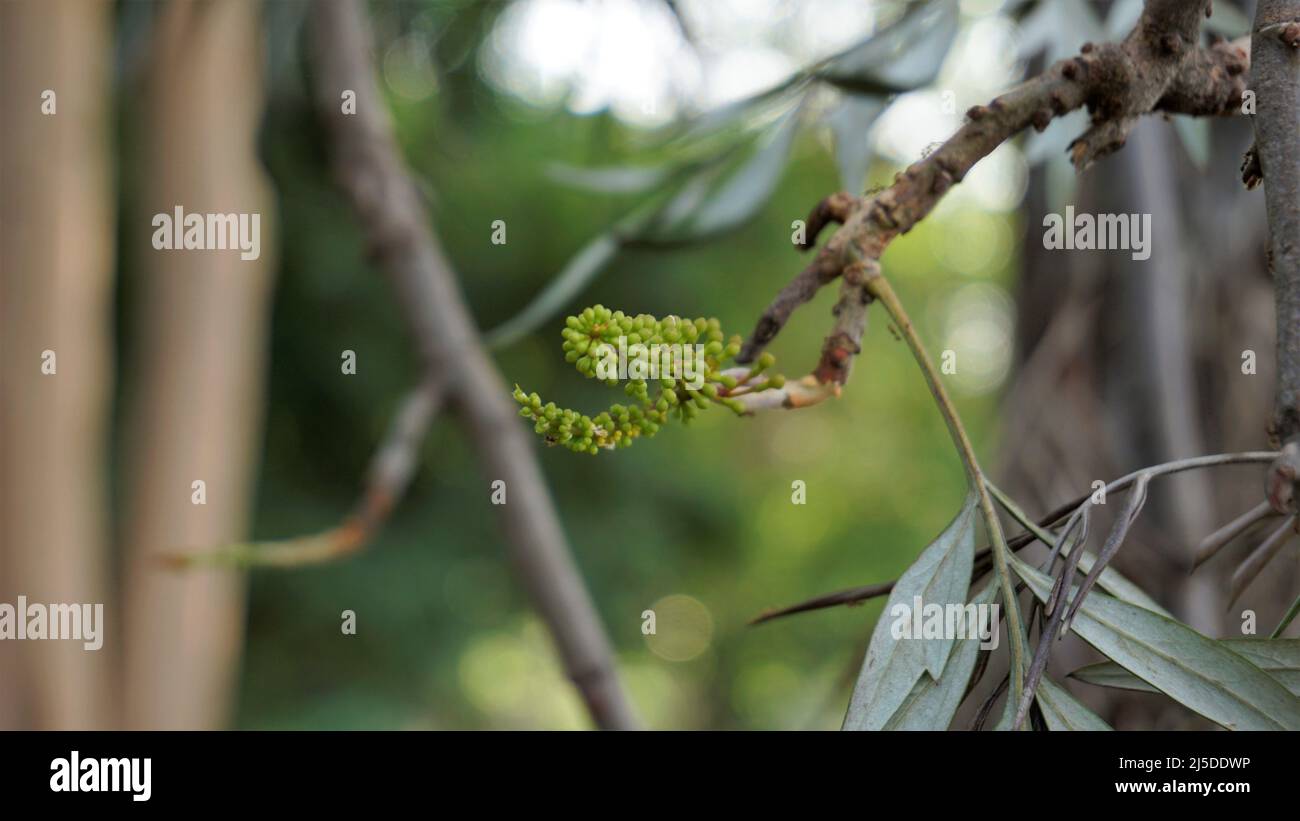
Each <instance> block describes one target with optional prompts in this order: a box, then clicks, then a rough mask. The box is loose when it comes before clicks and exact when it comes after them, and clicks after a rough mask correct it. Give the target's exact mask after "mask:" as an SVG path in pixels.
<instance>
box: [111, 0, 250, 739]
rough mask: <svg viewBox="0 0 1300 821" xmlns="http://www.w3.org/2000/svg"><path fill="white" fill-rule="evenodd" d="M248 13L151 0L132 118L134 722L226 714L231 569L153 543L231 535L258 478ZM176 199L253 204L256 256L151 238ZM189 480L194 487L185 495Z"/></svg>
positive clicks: (126, 528) (235, 535)
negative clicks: (201, 499)
mask: <svg viewBox="0 0 1300 821" xmlns="http://www.w3.org/2000/svg"><path fill="white" fill-rule="evenodd" d="M260 13H261V9H260V6H259V5H257V4H255V3H253V2H251V0H248V1H245V0H239V1H238V2H224V3H198V2H188V0H177V2H173V3H169V4H167V5H166V6H165V7H162V8H161V11H160V14H159V16H158V20H157V23H156V25H157V30H156V33H155V37H154V51H153V54H152V56H151V62H150V65H149V69H148V74H149V76H148V78H147V84H146V85H147V89H146V93H145V99H144V100H143V101H142V105H141V107H140V110H141V111H142V112H143V118H142V119H141V121H140V122H138V123H137V124H136V125H137V128H138V131H139V133H140V150H141V152H142V156H141V157H140V158H139V162H140V167H141V169H142V181H141V184H142V192H141V199H140V208H139V210H138V211H137V212H136V213H134V214H132V216H131V224H132V226H133V229H132V230H131V231H130V235H131V236H132V237H133V241H138V242H140V243H142V244H143V245H142V246H140V249H139V250H140V252H141V257H140V258H141V259H142V261H143V263H142V266H141V271H140V282H139V286H138V291H139V297H140V301H139V304H138V305H137V306H136V316H137V317H138V321H139V327H138V330H137V332H136V334H135V342H134V356H133V358H132V361H131V363H130V365H131V369H132V373H133V375H134V378H135V379H136V380H137V387H136V390H135V391H134V393H133V397H132V399H133V401H132V403H131V406H130V409H129V415H128V418H127V420H126V436H127V440H126V457H125V465H126V474H125V475H126V511H127V513H126V518H125V521H124V523H123V527H122V534H123V539H124V544H125V547H126V550H127V561H128V567H127V571H126V575H125V580H124V593H125V597H126V601H127V638H126V670H125V685H126V686H125V694H126V717H127V718H126V721H127V725H128V726H130V727H137V728H138V727H150V728H210V727H220V726H224V725H225V724H226V723H227V722H228V719H229V713H230V709H231V696H232V687H233V684H234V682H235V680H236V677H237V674H238V670H239V662H240V650H241V646H242V638H243V636H242V633H243V621H244V596H245V590H244V577H243V576H242V574H239V573H236V572H234V571H202V570H200V571H190V572H186V573H177V572H174V571H171V570H168V569H166V568H164V567H163V566H162V564H161V562H160V561H159V554H163V553H169V552H176V551H197V550H205V549H212V548H214V547H216V546H219V545H222V544H227V543H230V542H233V541H237V540H239V539H240V537H241V536H242V535H243V534H244V531H245V526H246V522H247V519H248V506H249V500H250V499H251V498H252V495H253V480H254V458H253V457H254V450H255V446H256V444H257V443H258V441H259V431H260V426H261V420H260V416H259V414H260V410H259V409H260V407H261V400H262V382H263V378H264V364H265V363H264V360H265V351H264V348H265V345H266V324H267V321H268V316H267V312H268V300H269V295H270V281H271V280H270V272H271V266H272V263H271V256H272V253H273V252H272V248H273V246H274V242H273V240H272V237H273V236H274V233H273V228H274V226H273V225H272V224H271V223H270V219H269V218H270V216H271V215H270V214H269V212H268V209H269V207H270V206H271V197H270V195H269V190H268V186H267V183H266V180H265V177H264V173H263V170H262V167H261V165H260V164H259V162H258V160H257V156H256V150H255V140H256V133H257V129H258V125H259V121H260V118H261V114H262V106H263V88H262V64H263V54H262V35H261V30H260ZM178 205H179V206H182V207H183V208H184V210H185V213H187V214H189V213H200V214H203V213H222V214H254V213H256V214H261V215H262V216H261V222H262V224H261V229H262V230H261V244H262V249H261V256H260V258H258V259H256V260H251V261H245V260H242V259H240V253H239V251H237V250H218V251H213V250H203V251H199V250H189V251H167V250H162V251H159V250H154V249H153V248H152V246H151V245H148V243H149V242H150V238H151V236H152V228H150V227H149V226H150V220H151V219H152V217H153V215H155V214H159V213H164V214H171V213H172V212H173V209H174V208H175V207H176V206H178ZM136 238H138V239H136ZM196 481H202V482H204V483H205V486H206V487H205V492H206V504H203V505H198V504H194V503H193V502H192V495H193V493H194V490H193V483H194V482H196Z"/></svg>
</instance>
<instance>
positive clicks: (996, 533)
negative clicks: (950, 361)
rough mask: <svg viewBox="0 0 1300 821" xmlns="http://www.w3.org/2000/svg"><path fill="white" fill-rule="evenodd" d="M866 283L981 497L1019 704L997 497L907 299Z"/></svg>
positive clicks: (1015, 620) (1018, 662) (1019, 658)
mask: <svg viewBox="0 0 1300 821" xmlns="http://www.w3.org/2000/svg"><path fill="white" fill-rule="evenodd" d="M866 287H867V290H868V291H869V292H870V293H871V295H872V296H874V297H875V298H876V299H877V300H879V301H880V302H881V304H883V305H884V306H885V310H886V311H888V312H889V315H890V317H891V318H893V320H894V324H895V325H897V326H898V330H899V333H901V334H902V335H903V339H905V340H906V341H907V346H908V347H909V348H911V349H912V356H913V357H915V358H916V362H917V364H918V365H920V367H921V373H922V374H923V375H924V376H925V382H926V385H928V386H929V388H930V393H931V394H932V395H933V396H934V401H935V404H936V405H938V407H939V412H940V413H941V414H942V415H943V421H944V422H945V423H946V424H947V425H948V433H949V434H951V436H952V441H953V444H954V445H956V447H957V455H958V456H959V457H961V462H962V466H963V467H964V468H965V469H966V478H967V481H968V482H969V484H970V488H971V490H973V491H975V493H976V495H977V496H978V497H979V503H980V512H981V513H982V514H983V517H984V527H985V529H987V530H988V533H989V541H990V543H991V544H992V545H993V563H994V565H995V566H996V567H997V571H998V583H999V584H1000V585H1001V587H1002V600H1003V606H1004V607H1006V608H1007V625H1008V632H1009V633H1010V635H1011V703H1012V704H1019V703H1020V693H1021V689H1022V687H1023V685H1024V680H1025V645H1026V639H1025V633H1024V625H1023V624H1022V623H1021V621H1020V607H1019V604H1018V602H1017V600H1016V590H1015V586H1014V585H1013V584H1012V581H1011V571H1010V564H1009V562H1008V560H1007V555H1008V554H1009V553H1010V549H1009V548H1008V547H1007V540H1006V537H1005V536H1004V535H1003V533H1002V523H1001V522H1000V521H999V520H998V513H997V509H996V508H995V507H994V506H993V498H992V497H991V496H990V495H989V490H988V487H987V485H986V483H985V480H984V472H983V471H982V470H981V469H980V466H979V461H978V460H977V459H976V458H975V449H974V447H972V446H971V442H970V437H968V436H967V435H966V429H965V428H964V427H963V426H962V423H961V417H960V416H958V414H957V408H956V406H955V405H953V403H952V400H951V399H950V398H949V397H948V392H947V391H946V390H945V389H944V387H943V382H942V381H940V379H939V371H938V370H937V369H936V368H935V367H934V362H933V361H931V359H930V354H929V353H927V352H926V349H925V345H923V344H922V343H921V338H920V337H919V336H918V335H917V333H916V327H915V326H914V325H913V324H912V320H911V318H910V317H909V316H908V315H907V311H906V310H905V309H904V308H903V303H901V302H900V301H899V299H898V295H897V294H895V293H894V289H893V288H892V287H891V286H890V284H889V281H888V280H887V279H885V277H884V276H883V275H881V274H878V273H877V274H874V275H872V276H869V277H868V279H867V282H866Z"/></svg>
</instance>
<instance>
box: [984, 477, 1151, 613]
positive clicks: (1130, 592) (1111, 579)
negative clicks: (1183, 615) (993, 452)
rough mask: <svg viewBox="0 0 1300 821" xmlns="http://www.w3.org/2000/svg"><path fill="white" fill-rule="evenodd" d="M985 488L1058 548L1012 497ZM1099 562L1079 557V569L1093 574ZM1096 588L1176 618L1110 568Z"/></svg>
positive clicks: (1045, 541)
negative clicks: (1096, 563) (1099, 587)
mask: <svg viewBox="0 0 1300 821" xmlns="http://www.w3.org/2000/svg"><path fill="white" fill-rule="evenodd" d="M985 485H986V486H987V487H988V489H989V491H990V492H991V493H992V494H993V498H995V499H997V501H998V504H1000V505H1002V508H1003V510H1005V511H1006V512H1007V513H1009V514H1011V518H1013V519H1015V520H1016V522H1017V523H1019V524H1020V526H1021V527H1023V528H1024V529H1025V530H1028V531H1029V532H1030V533H1033V534H1034V535H1035V536H1037V537H1038V540H1039V541H1040V542H1042V543H1043V544H1045V545H1047V546H1048V547H1055V546H1056V537H1055V536H1054V535H1052V534H1051V533H1050V532H1048V531H1047V530H1045V529H1043V528H1041V527H1039V526H1038V523H1037V522H1035V521H1034V520H1033V519H1031V518H1029V516H1028V515H1027V514H1026V513H1025V511H1024V510H1023V509H1022V508H1021V507H1020V506H1019V505H1017V504H1016V503H1015V501H1014V500H1012V498H1011V497H1010V496H1008V495H1007V494H1005V493H1003V492H1002V490H1001V489H999V488H998V487H997V486H995V485H994V484H993V483H992V482H988V481H986V482H985ZM1061 553H1062V555H1063V556H1069V555H1070V551H1068V550H1062V551H1061ZM1096 561H1097V557H1096V556H1094V555H1092V554H1091V553H1087V552H1085V553H1084V554H1083V555H1082V556H1080V557H1079V569H1080V570H1082V571H1083V572H1084V573H1088V572H1091V570H1092V565H1093V563H1094V562H1096ZM1097 584H1098V585H1100V586H1101V588H1102V589H1103V590H1105V591H1106V592H1107V593H1109V594H1111V595H1112V596H1114V597H1115V598H1117V599H1120V600H1122V601H1126V602H1128V603H1129V604H1136V605H1137V606H1138V607H1145V608H1146V609H1147V610H1150V611H1152V612H1153V613H1160V614H1161V615H1164V616H1169V617H1170V618H1173V616H1172V615H1170V613H1169V611H1168V610H1165V609H1164V608H1163V607H1161V606H1160V605H1159V604H1158V603H1157V602H1156V600H1155V599H1153V598H1151V597H1150V596H1148V595H1147V594H1146V593H1145V592H1144V591H1143V590H1142V588H1140V587H1138V586H1137V585H1136V584H1134V583H1133V582H1131V581H1129V580H1128V579H1127V578H1126V577H1125V576H1123V575H1121V574H1120V572H1119V571H1118V570H1116V569H1115V568H1113V567H1107V568H1106V569H1105V570H1103V571H1101V575H1100V576H1098V577H1097Z"/></svg>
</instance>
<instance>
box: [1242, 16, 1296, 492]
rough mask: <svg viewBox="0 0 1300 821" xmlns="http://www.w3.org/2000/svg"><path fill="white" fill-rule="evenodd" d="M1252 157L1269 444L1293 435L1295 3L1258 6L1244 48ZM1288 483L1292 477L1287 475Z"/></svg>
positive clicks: (1294, 391)
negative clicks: (1267, 271) (1270, 292)
mask: <svg viewBox="0 0 1300 821" xmlns="http://www.w3.org/2000/svg"><path fill="white" fill-rule="evenodd" d="M1251 87H1252V88H1253V89H1254V91H1255V93H1256V95H1257V100H1256V102H1257V109H1256V114H1255V154H1256V159H1257V162H1258V165H1259V168H1260V170H1261V172H1262V176H1263V178H1264V199H1265V202H1266V204H1267V207H1268V228H1269V253H1268V258H1269V267H1270V268H1271V269H1272V271H1273V287H1274V293H1275V295H1276V301H1277V398H1276V406H1275V409H1274V416H1273V424H1272V429H1271V433H1272V434H1273V436H1274V437H1275V439H1276V444H1285V443H1287V442H1289V441H1291V440H1293V439H1295V438H1296V437H1297V435H1300V151H1297V134H1298V133H1300V2H1297V0H1260V2H1259V5H1258V6H1257V7H1256V11H1255V31H1254V36H1253V37H1252V42H1251ZM1293 478H1294V475H1293Z"/></svg>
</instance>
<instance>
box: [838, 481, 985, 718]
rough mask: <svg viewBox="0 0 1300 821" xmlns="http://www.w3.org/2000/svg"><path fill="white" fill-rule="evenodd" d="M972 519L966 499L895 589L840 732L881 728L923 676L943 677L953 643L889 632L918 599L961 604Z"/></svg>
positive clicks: (971, 499) (970, 560) (970, 559)
mask: <svg viewBox="0 0 1300 821" xmlns="http://www.w3.org/2000/svg"><path fill="white" fill-rule="evenodd" d="M974 517H975V496H974V494H970V495H968V496H967V497H966V501H965V503H964V504H963V505H962V508H961V511H960V512H959V513H958V514H957V516H956V518H954V519H953V520H952V522H951V523H949V525H948V526H947V527H946V528H944V530H943V532H942V533H940V534H939V536H938V537H937V538H936V539H935V540H934V541H933V542H932V543H931V544H930V546H929V547H927V548H926V549H925V550H923V551H922V552H921V555H920V556H918V557H917V559H916V561H915V562H913V563H912V566H911V567H909V568H908V569H907V570H906V572H904V573H903V575H902V576H900V577H899V579H898V581H897V582H896V583H895V584H894V589H893V590H892V591H890V594H889V601H888V602H887V603H886V604H885V609H884V611H883V612H882V613H881V616H880V619H879V621H877V622H876V627H875V630H874V631H873V632H872V634H871V644H870V645H869V646H868V647H867V655H866V658H865V659H864V660H863V662H862V670H861V672H860V673H859V674H858V682H857V685H856V686H855V687H854V688H853V697H852V699H851V700H850V702H849V710H848V713H847V715H845V717H844V729H846V730H878V729H881V728H882V727H884V726H885V724H886V723H887V722H888V721H889V719H890V717H891V716H892V715H893V714H894V712H895V711H897V710H898V708H899V707H900V706H901V705H902V703H903V702H904V701H905V700H906V699H907V697H908V695H909V694H910V693H911V692H912V688H913V687H914V686H915V685H916V682H917V680H918V679H919V678H920V677H921V675H922V674H923V673H926V672H927V671H928V674H929V675H930V677H931V678H932V679H934V680H936V681H938V680H939V679H940V677H941V676H942V675H943V671H944V667H945V666H946V663H947V660H948V657H949V656H950V655H951V652H952V645H953V639H950V638H931V639H925V638H915V637H914V638H910V639H909V638H897V639H896V638H894V635H893V629H892V628H893V624H894V620H895V618H897V617H898V616H899V615H901V614H903V613H909V612H910V611H912V609H913V608H914V606H915V604H916V599H917V598H918V597H919V598H920V600H921V603H922V605H923V606H925V605H931V604H934V605H938V606H939V607H941V608H942V607H944V606H946V605H948V604H965V602H966V593H967V591H968V589H969V587H970V573H971V567H972V565H973V564H974V557H975V531H974V522H975V518H974ZM896 608H897V609H896ZM922 615H924V614H922Z"/></svg>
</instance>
